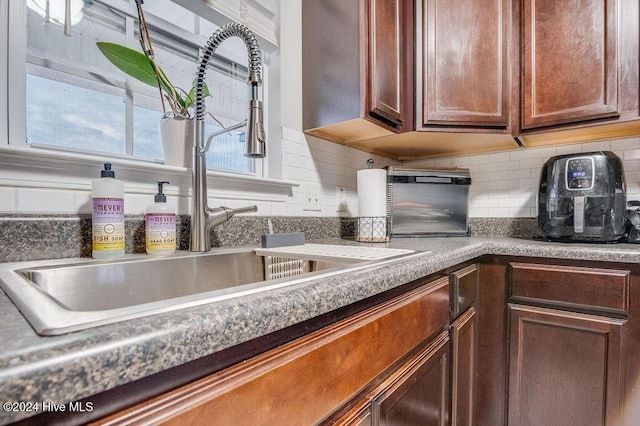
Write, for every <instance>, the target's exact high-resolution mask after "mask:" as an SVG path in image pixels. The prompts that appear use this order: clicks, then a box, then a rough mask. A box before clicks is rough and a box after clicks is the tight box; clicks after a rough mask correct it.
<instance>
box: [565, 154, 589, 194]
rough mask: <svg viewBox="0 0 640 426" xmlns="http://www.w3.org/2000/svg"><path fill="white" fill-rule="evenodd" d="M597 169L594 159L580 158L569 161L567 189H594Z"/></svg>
mask: <svg viewBox="0 0 640 426" xmlns="http://www.w3.org/2000/svg"><path fill="white" fill-rule="evenodd" d="M594 171H595V167H594V164H593V158H591V157H578V158H572V159H569V160H567V167H566V181H567V182H566V183H567V189H572V190H584V189H591V188H593V180H594V177H595V176H594Z"/></svg>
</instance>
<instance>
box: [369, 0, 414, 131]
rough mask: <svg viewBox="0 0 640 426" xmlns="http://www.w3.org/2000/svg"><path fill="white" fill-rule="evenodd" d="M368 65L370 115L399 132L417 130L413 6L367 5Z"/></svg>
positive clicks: (399, 2)
mask: <svg viewBox="0 0 640 426" xmlns="http://www.w3.org/2000/svg"><path fill="white" fill-rule="evenodd" d="M363 8H364V16H365V19H366V22H365V29H366V31H367V34H368V35H367V36H366V37H364V38H363V41H364V42H365V43H366V46H367V48H366V58H367V60H368V66H367V68H366V71H367V75H366V77H365V81H366V84H367V91H366V100H367V107H366V114H367V115H368V116H369V117H370V118H371V119H373V120H379V121H382V122H383V123H386V124H388V125H390V126H392V127H394V128H396V129H397V130H399V131H407V130H411V129H412V128H413V122H412V121H413V113H412V111H413V93H412V91H413V84H412V81H413V51H412V50H411V49H412V46H413V34H412V33H413V31H412V29H413V25H411V23H412V18H413V7H412V4H411V2H409V1H403V0H369V1H365V2H363Z"/></svg>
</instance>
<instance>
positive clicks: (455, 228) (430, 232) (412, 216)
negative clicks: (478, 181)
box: [387, 166, 471, 237]
mask: <svg viewBox="0 0 640 426" xmlns="http://www.w3.org/2000/svg"><path fill="white" fill-rule="evenodd" d="M470 185H471V177H470V176H469V170H467V169H459V168H455V169H437V168H433V169H412V168H404V167H394V166H390V167H388V168H387V213H388V216H389V225H390V232H389V233H390V235H391V237H421V236H444V235H450V236H454V235H457V236H465V235H469V220H468V219H469V186H470Z"/></svg>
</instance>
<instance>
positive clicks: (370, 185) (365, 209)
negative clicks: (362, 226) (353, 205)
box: [357, 169, 387, 217]
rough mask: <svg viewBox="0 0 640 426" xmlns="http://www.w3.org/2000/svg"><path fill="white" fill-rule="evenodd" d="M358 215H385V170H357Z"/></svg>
mask: <svg viewBox="0 0 640 426" xmlns="http://www.w3.org/2000/svg"><path fill="white" fill-rule="evenodd" d="M357 179H358V216H360V217H380V216H387V171H386V170H384V169H365V170H358V174H357Z"/></svg>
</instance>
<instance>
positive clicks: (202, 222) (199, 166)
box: [189, 23, 266, 252]
mask: <svg viewBox="0 0 640 426" xmlns="http://www.w3.org/2000/svg"><path fill="white" fill-rule="evenodd" d="M232 36H237V37H240V38H241V39H242V40H243V41H244V43H245V45H246V46H247V51H248V54H249V76H248V84H249V85H250V86H251V100H250V101H249V109H248V114H247V120H246V121H243V122H242V123H238V124H235V125H233V126H230V127H228V128H225V129H222V130H221V131H219V132H216V133H214V134H212V135H211V136H209V139H208V141H207V143H206V145H205V143H204V116H205V104H204V96H203V90H202V86H203V84H204V74H205V71H206V69H207V65H208V63H209V60H210V59H211V57H212V56H213V52H215V50H216V49H217V48H218V46H219V45H220V43H222V42H223V41H224V40H226V39H228V38H229V37H232ZM261 66H262V60H261V59H260V49H259V47H258V41H257V40H256V37H255V35H254V34H253V33H252V32H251V30H250V29H248V28H247V27H245V26H244V25H241V24H237V23H231V24H227V25H224V26H223V27H221V28H220V29H218V30H217V31H216V32H214V33H213V34H212V35H211V37H210V38H209V40H208V41H207V44H206V45H205V48H204V50H203V52H202V56H201V58H200V65H199V66H198V74H197V76H196V93H195V110H196V121H195V141H194V144H193V163H192V168H191V169H192V172H191V176H192V180H191V182H192V186H191V189H192V195H191V241H190V245H189V250H190V251H200V252H202V251H209V250H211V242H210V239H209V234H210V231H211V229H212V228H213V227H215V226H217V225H220V224H221V223H223V222H226V221H227V220H229V219H231V217H232V216H233V215H235V214H236V213H245V212H255V211H257V210H258V208H257V207H256V206H247V207H241V208H238V209H230V208H228V207H217V208H213V209H212V208H209V205H208V202H207V164H206V162H207V159H206V153H207V150H208V149H209V145H210V144H211V140H212V139H213V137H214V136H216V135H218V134H220V133H224V132H226V131H229V130H231V129H235V128H239V127H242V126H244V124H245V123H246V126H247V131H246V137H245V147H244V155H245V156H246V157H249V158H263V157H264V156H265V141H266V137H265V133H264V126H263V123H262V102H260V101H259V100H258V87H259V86H260V84H262V78H261Z"/></svg>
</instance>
